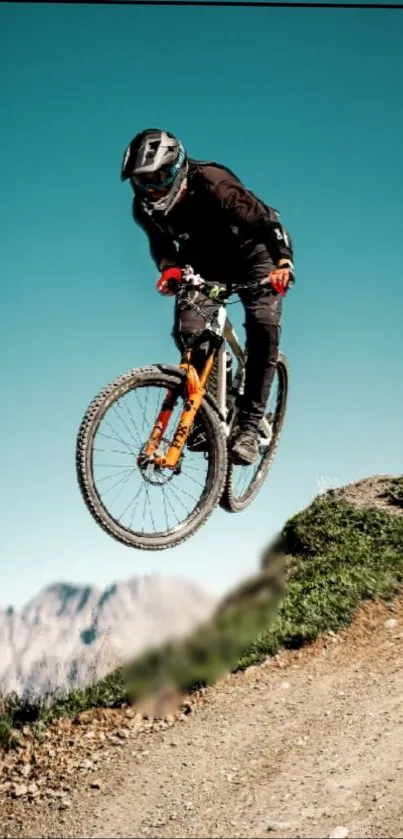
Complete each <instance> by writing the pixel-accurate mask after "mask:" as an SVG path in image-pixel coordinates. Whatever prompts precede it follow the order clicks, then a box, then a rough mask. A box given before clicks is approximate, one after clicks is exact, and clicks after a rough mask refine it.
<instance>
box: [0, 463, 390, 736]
mask: <svg viewBox="0 0 403 839" xmlns="http://www.w3.org/2000/svg"><path fill="white" fill-rule="evenodd" d="M402 588H403V477H397V478H391V477H375V478H369V479H366V480H364V481H360V482H358V483H357V484H354V485H349V486H348V487H345V488H343V489H341V490H331V491H330V492H328V493H326V495H324V496H320V497H318V498H316V499H315V500H314V502H313V503H312V504H311V505H310V506H309V507H308V508H307V509H305V510H303V511H302V512H300V513H299V514H298V515H296V516H294V517H293V518H292V519H290V520H289V521H288V522H287V523H286V525H285V526H284V528H283V530H282V532H281V534H280V535H279V537H278V538H277V539H276V540H275V542H274V543H273V544H271V545H270V546H269V547H268V548H267V550H266V551H265V552H264V555H263V556H262V561H261V571H260V573H258V574H257V575H256V576H255V577H253V578H251V579H249V580H247V581H246V582H245V583H244V584H243V585H241V586H240V587H239V588H238V589H236V590H235V591H234V592H232V593H231V594H230V595H229V596H228V597H226V598H225V600H223V601H222V603H221V604H220V606H219V608H218V609H217V610H216V612H215V614H214V616H213V619H212V620H211V621H210V623H208V624H206V625H204V626H203V627H201V628H200V629H199V630H198V632H197V633H195V634H194V635H192V636H190V637H189V638H187V639H185V640H184V641H182V642H180V643H178V642H176V643H170V644H166V645H164V646H163V647H161V648H159V649H157V650H154V651H152V652H150V653H148V654H146V655H143V656H142V657H141V658H140V659H137V660H136V661H134V662H133V663H131V664H130V665H129V666H127V667H125V668H123V669H119V670H118V671H116V672H114V673H112V674H111V675H110V676H108V677H107V678H106V679H103V680H102V681H101V682H98V683H97V684H95V685H93V686H90V687H88V688H87V689H86V690H83V691H74V692H72V693H70V694H68V695H67V696H53V697H48V699H47V701H45V702H41V703H39V702H35V701H31V702H30V703H29V702H22V701H21V700H20V699H19V698H18V697H16V696H9V697H6V698H5V699H3V700H2V701H1V702H0V742H1V743H3V745H4V746H6V747H7V746H10V745H12V742H13V736H14V731H15V729H16V728H18V727H20V726H22V725H24V724H26V723H27V722H28V723H30V724H31V725H33V726H35V727H36V730H37V731H38V735H39V736H40V731H41V729H42V728H43V726H44V725H46V723H47V722H48V721H50V720H51V719H54V718H55V717H58V716H62V715H68V716H74V715H76V714H77V713H79V712H80V711H81V710H84V709H87V708H91V707H100V706H101V707H102V706H103V707H105V706H107V707H111V706H114V707H117V706H120V705H121V704H122V703H124V702H127V701H133V700H134V701H135V702H137V703H139V702H140V701H142V700H144V699H145V698H147V697H149V696H154V697H155V696H160V697H161V696H162V695H163V693H164V691H166V692H167V691H169V690H173V691H176V692H177V693H179V694H185V693H186V692H188V691H189V690H192V689H194V688H195V687H197V686H200V685H207V684H212V683H214V681H216V680H217V678H219V677H220V676H221V675H222V674H223V673H225V672H228V670H237V669H243V668H245V667H248V666H249V665H251V664H256V663H258V662H261V661H263V660H264V659H265V658H267V656H270V655H273V654H274V653H276V652H277V651H278V650H279V649H280V648H281V647H298V646H301V645H302V644H305V643H307V642H310V641H312V640H314V639H315V638H316V637H317V636H318V635H319V634H320V633H322V632H325V631H329V630H333V631H335V630H337V629H339V628H340V627H341V626H343V625H345V624H347V623H349V622H350V621H351V619H352V617H353V615H354V612H355V610H356V609H357V607H358V605H359V604H360V602H361V601H362V600H366V599H376V598H382V599H384V600H388V599H390V598H391V597H392V596H394V595H395V594H396V593H398V592H400V591H401V590H402ZM154 711H155V708H154ZM157 711H158V708H157Z"/></svg>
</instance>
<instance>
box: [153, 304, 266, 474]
mask: <svg viewBox="0 0 403 839" xmlns="http://www.w3.org/2000/svg"><path fill="white" fill-rule="evenodd" d="M206 332H208V333H210V335H212V336H214V337H216V338H218V339H220V338H221V339H223V340H222V341H221V343H220V345H219V347H218V349H217V348H214V349H213V350H212V352H211V353H210V354H209V356H208V358H207V361H206V363H205V366H204V368H203V370H202V371H201V373H200V375H199V374H198V372H197V370H196V368H195V367H194V366H193V364H192V363H191V353H192V350H191V349H189V350H186V352H185V353H184V355H183V357H182V359H181V363H180V365H179V367H180V369H182V370H185V372H186V396H187V399H186V403H185V407H184V409H183V411H182V413H181V416H180V419H179V422H178V425H177V427H176V431H175V434H174V437H173V440H172V442H171V445H170V447H169V449H168V451H167V452H166V454H164V455H160V456H155V452H156V450H157V449H158V446H159V444H160V442H161V439H162V437H163V435H164V431H165V429H166V428H167V426H168V423H169V420H170V418H171V416H172V412H173V410H174V408H175V404H176V399H177V396H176V394H175V393H174V392H173V391H171V390H170V391H168V393H167V395H166V397H165V399H164V401H163V403H162V406H161V410H160V412H159V414H158V417H157V419H156V421H155V424H154V427H153V429H152V432H151V435H150V437H149V440H148V442H147V444H146V446H145V449H144V452H143V456H145V457H146V458H150V459H151V458H153V463H154V465H155V466H158V467H159V468H161V469H164V468H165V469H175V468H176V467H177V465H178V462H179V460H180V457H181V454H182V450H183V447H184V445H185V443H186V440H187V438H188V435H189V432H190V429H191V427H192V425H193V423H194V420H195V417H196V414H197V412H198V410H199V408H200V405H201V403H202V401H203V398H204V396H205V393H206V386H207V381H208V378H209V376H210V373H211V370H212V368H213V364H214V361H215V359H216V358H217V405H218V409H219V412H220V416H221V417H223V418H224V419H223V420H222V422H223V425H224V431H225V433H226V434H227V436H228V433H229V428H228V425H227V422H226V418H227V365H226V354H227V353H226V344H228V346H229V347H230V349H231V350H232V353H233V356H234V358H235V360H236V361H237V363H238V366H237V369H236V373H235V381H236V382H237V383H238V388H239V387H241V388H242V384H243V380H244V375H245V363H246V356H245V353H244V351H243V349H242V347H241V344H240V342H239V340H238V337H237V334H236V332H235V329H234V327H233V325H232V323H231V321H230V320H229V318H228V316H227V310H226V306H225V304H217V309H216V310H215V311H214V312H213V314H212V316H211V319H210V321H209V322H208V323H207V324H206ZM239 392H242V391H241V390H240V391H239ZM262 426H263V428H262V430H263V433H264V434H265V435H266V436H267V437H269V436H271V429H270V426H269V423H268V422H267V420H266V419H264V420H263V423H262Z"/></svg>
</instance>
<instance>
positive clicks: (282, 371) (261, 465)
mask: <svg viewBox="0 0 403 839" xmlns="http://www.w3.org/2000/svg"><path fill="white" fill-rule="evenodd" d="M288 381H289V372H288V364H287V359H286V357H285V356H284V355H283V354H282V353H280V355H279V359H278V362H277V368H276V374H275V377H274V381H273V384H272V387H271V391H270V397H269V404H268V406H267V407H268V410H267V413H266V419H267V421H268V423H269V426H270V429H271V438H270V441H269V442H268V441H267V440H265V439H264V437H263V435H262V437H261V446H260V454H259V459H258V462H257V463H255V464H253V465H252V466H238V465H236V464H235V463H232V462H231V461H230V462H229V466H228V475H227V481H226V486H225V490H224V493H223V495H222V497H221V501H220V506H221V507H222V508H223V509H224V510H226V512H227V513H240V512H241V510H244V509H245V507H247V506H248V505H249V504H250V503H251V501H253V499H254V498H255V497H256V495H257V493H258V492H259V490H260V488H261V487H262V484H263V482H264V480H265V478H266V477H267V473H268V471H269V469H270V467H271V465H272V463H273V460H274V456H275V454H276V451H277V446H278V444H279V441H280V436H281V431H282V427H283V423H284V417H285V412H286V407H287V396H288ZM270 403H271V404H270Z"/></svg>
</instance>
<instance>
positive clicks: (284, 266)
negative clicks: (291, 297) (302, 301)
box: [270, 259, 295, 297]
mask: <svg viewBox="0 0 403 839" xmlns="http://www.w3.org/2000/svg"><path fill="white" fill-rule="evenodd" d="M294 282H295V280H294V266H293V264H292V262H291V260H290V259H280V262H279V263H278V265H277V268H276V269H275V270H274V271H271V273H270V283H271V285H272V286H273V288H274V289H275V291H277V292H278V294H281V296H282V297H284V295H285V293H286V291H287V289H288V286H290V285H292V284H293V283H294Z"/></svg>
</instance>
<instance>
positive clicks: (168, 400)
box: [144, 390, 177, 457]
mask: <svg viewBox="0 0 403 839" xmlns="http://www.w3.org/2000/svg"><path fill="white" fill-rule="evenodd" d="M176 400H177V395H176V394H175V393H174V392H173V391H172V390H168V393H167V395H166V397H165V399H164V401H163V403H162V405H161V410H160V412H159V414H158V417H157V419H156V421H155V424H154V428H153V430H152V432H151V434H150V437H149V440H148V443H147V445H146V447H145V450H144V454H145V455H146V456H148V457H151V455H152V454H154V452H155V451H156V449H158V446H159V444H160V442H161V438H162V437H163V434H164V431H165V429H166V427H167V425H168V423H169V420H170V419H171V415H172V411H173V409H174V407H175V403H176Z"/></svg>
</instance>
